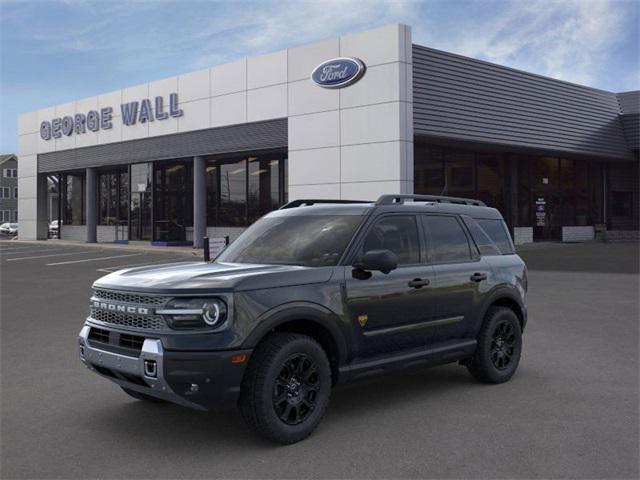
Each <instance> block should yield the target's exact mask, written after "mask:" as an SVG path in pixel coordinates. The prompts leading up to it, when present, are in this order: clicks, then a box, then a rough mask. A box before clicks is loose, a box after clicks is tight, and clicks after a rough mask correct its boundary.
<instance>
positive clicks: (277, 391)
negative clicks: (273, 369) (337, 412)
mask: <svg viewBox="0 0 640 480" xmlns="http://www.w3.org/2000/svg"><path fill="white" fill-rule="evenodd" d="M319 390H320V377H319V376H318V365H317V364H316V362H315V361H314V360H313V359H311V358H309V357H308V356H307V355H305V354H303V353H296V354H294V355H291V356H290V357H289V358H287V360H286V361H285V362H284V364H283V365H282V368H281V370H280V373H279V375H278V378H276V384H275V387H274V389H273V408H274V409H275V411H276V414H277V415H278V417H279V418H280V420H282V421H283V422H284V423H286V424H287V425H298V424H299V423H302V422H304V421H305V420H306V419H307V417H309V415H310V414H311V412H313V410H314V409H315V408H316V400H317V399H318V391H319Z"/></svg>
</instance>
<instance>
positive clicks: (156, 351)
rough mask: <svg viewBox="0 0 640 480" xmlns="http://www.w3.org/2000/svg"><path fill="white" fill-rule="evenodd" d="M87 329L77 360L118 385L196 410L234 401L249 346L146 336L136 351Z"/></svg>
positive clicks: (249, 353) (218, 408) (87, 326)
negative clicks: (108, 344) (179, 344)
mask: <svg viewBox="0 0 640 480" xmlns="http://www.w3.org/2000/svg"><path fill="white" fill-rule="evenodd" d="M90 330H91V326H90V325H85V326H84V327H83V328H82V330H81V331H80V334H79V338H78V348H79V353H80V360H81V361H82V362H83V363H84V364H85V365H86V366H87V368H88V369H89V370H91V371H93V372H95V373H97V374H99V375H101V376H103V377H105V378H108V379H109V380H111V381H112V382H114V383H116V384H118V385H120V386H121V387H125V388H128V389H131V390H135V391H137V392H140V393H144V394H146V395H150V396H152V397H155V398H159V399H162V400H166V401H169V402H173V403H176V404H179V405H183V406H185V407H189V408H193V409H196V410H222V409H225V408H227V407H230V406H233V405H235V403H236V402H237V399H238V395H239V394H240V384H241V382H242V376H243V375H244V370H245V368H246V365H247V363H248V362H249V357H250V356H251V350H234V351H213V352H183V351H171V350H165V349H164V347H163V345H162V342H161V340H159V339H154V338H145V339H144V342H143V344H142V349H141V350H140V353H139V355H138V356H137V357H136V356H131V355H133V354H126V355H124V354H122V353H119V352H112V351H107V350H105V349H104V348H100V347H99V346H96V345H92V342H91V340H90V339H89V332H90ZM232 357H233V358H232ZM239 358H244V360H243V361H242V362H238V359H239ZM154 362H155V363H154Z"/></svg>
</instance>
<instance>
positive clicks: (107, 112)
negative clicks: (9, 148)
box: [40, 93, 183, 140]
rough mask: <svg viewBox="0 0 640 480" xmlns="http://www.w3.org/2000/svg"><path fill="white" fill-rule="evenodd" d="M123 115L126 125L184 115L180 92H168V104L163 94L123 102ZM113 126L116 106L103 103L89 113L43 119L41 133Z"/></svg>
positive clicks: (47, 135)
mask: <svg viewBox="0 0 640 480" xmlns="http://www.w3.org/2000/svg"><path fill="white" fill-rule="evenodd" d="M120 113H121V116H120V119H121V121H122V124H123V125H135V124H136V123H146V122H153V121H156V120H159V121H161V120H166V119H167V118H169V117H181V116H182V115H183V111H182V109H180V108H178V94H177V93H172V94H170V95H169V105H165V103H164V98H163V97H156V98H155V99H154V102H153V106H152V104H151V100H150V99H148V98H145V99H144V100H142V101H140V102H137V101H135V102H127V103H122V104H121V105H120ZM110 128H113V107H103V108H101V109H100V110H99V111H98V110H89V111H88V112H87V113H86V114H84V113H76V114H75V115H73V116H71V115H66V116H64V117H60V118H54V119H53V120H51V121H49V120H44V121H43V122H42V123H41V124H40V137H41V138H42V139H43V140H51V139H52V138H61V137H62V136H63V135H66V136H67V137H68V136H71V135H73V134H74V133H75V134H76V135H79V134H83V133H86V132H87V130H88V131H90V132H97V131H98V130H109V129H110Z"/></svg>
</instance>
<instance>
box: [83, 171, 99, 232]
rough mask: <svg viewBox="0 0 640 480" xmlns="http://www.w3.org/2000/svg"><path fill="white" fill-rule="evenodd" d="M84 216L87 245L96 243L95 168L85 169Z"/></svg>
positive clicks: (96, 182) (96, 185)
mask: <svg viewBox="0 0 640 480" xmlns="http://www.w3.org/2000/svg"><path fill="white" fill-rule="evenodd" d="M85 214H86V219H87V220H86V224H87V237H86V242H87V243H96V242H97V241H98V180H97V175H96V169H95V168H87V170H86V174H85Z"/></svg>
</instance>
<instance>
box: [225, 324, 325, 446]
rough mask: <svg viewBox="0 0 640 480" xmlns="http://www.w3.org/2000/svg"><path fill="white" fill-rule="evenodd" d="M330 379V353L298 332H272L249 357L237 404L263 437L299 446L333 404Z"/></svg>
mask: <svg viewBox="0 0 640 480" xmlns="http://www.w3.org/2000/svg"><path fill="white" fill-rule="evenodd" d="M331 387H332V376H331V366H330V364H329V358H328V356H327V352H325V350H324V349H323V348H322V346H321V345H320V344H319V343H318V342H317V341H316V340H314V339H313V338H311V337H309V336H307V335H303V334H300V333H292V332H274V333H271V334H269V335H267V337H265V338H264V339H263V340H262V341H261V342H260V343H259V344H258V346H257V347H256V348H255V350H254V351H253V354H252V355H251V358H250V361H249V365H247V370H246V371H245V373H244V378H243V379H242V385H241V387H240V399H239V401H238V406H239V407H240V412H241V413H242V416H243V417H244V419H245V421H246V422H247V424H248V425H249V427H251V428H252V429H253V430H254V431H255V432H256V433H258V434H259V435H260V436H262V437H264V438H266V439H268V440H271V441H272V442H276V443H280V444H284V445H287V444H291V443H295V442H299V441H300V440H302V439H304V438H306V437H308V436H309V435H311V433H312V432H313V431H314V430H315V429H316V427H317V426H318V424H319V423H320V420H322V417H323V416H324V412H325V411H326V409H327V405H328V404H329V397H330V395H331Z"/></svg>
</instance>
